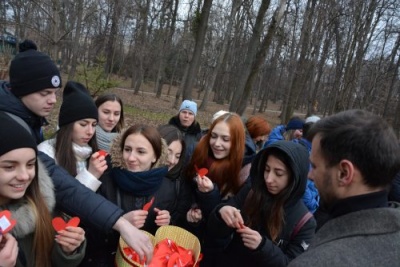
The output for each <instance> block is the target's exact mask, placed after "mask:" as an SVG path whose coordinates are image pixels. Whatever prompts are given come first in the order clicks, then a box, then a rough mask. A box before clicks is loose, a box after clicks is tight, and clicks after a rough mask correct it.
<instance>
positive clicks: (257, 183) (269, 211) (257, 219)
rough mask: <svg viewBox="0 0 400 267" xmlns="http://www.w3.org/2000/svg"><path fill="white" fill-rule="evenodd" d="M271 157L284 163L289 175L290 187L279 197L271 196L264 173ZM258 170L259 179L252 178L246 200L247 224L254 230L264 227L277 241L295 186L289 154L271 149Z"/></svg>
mask: <svg viewBox="0 0 400 267" xmlns="http://www.w3.org/2000/svg"><path fill="white" fill-rule="evenodd" d="M269 156H274V157H276V158H277V159H279V160H280V161H282V162H283V163H284V164H285V166H286V169H287V171H288V175H289V182H288V185H287V186H286V188H284V189H283V190H282V191H281V192H280V193H279V194H277V195H272V194H270V193H269V192H268V189H267V187H266V185H265V180H264V172H265V165H266V163H267V160H268V157H269ZM257 170H258V172H257V177H252V182H253V186H252V190H251V191H250V193H249V195H248V197H247V198H246V201H245V205H244V210H245V213H246V214H247V215H248V220H249V221H248V222H245V223H246V225H248V226H249V227H253V228H257V226H264V227H265V228H266V229H267V232H268V234H269V237H270V239H271V240H272V241H277V239H278V238H279V234H280V232H281V231H282V228H283V225H284V223H285V221H284V216H285V213H284V205H285V204H286V201H287V200H288V199H289V198H290V193H291V192H292V189H293V186H294V177H293V175H294V174H293V170H292V169H291V166H290V163H289V157H288V156H287V154H285V153H284V152H283V151H281V150H279V149H276V148H271V149H270V150H269V151H268V154H265V155H264V156H263V158H262V159H260V161H259V164H258V166H257Z"/></svg>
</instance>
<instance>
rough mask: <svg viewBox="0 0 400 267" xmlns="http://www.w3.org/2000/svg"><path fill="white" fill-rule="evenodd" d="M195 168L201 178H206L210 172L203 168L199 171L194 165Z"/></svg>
mask: <svg viewBox="0 0 400 267" xmlns="http://www.w3.org/2000/svg"><path fill="white" fill-rule="evenodd" d="M194 168H195V170H196V172H197V174H198V175H199V176H200V177H201V178H203V177H204V176H206V175H207V173H208V170H207V169H206V168H201V169H199V168H197V166H196V165H194Z"/></svg>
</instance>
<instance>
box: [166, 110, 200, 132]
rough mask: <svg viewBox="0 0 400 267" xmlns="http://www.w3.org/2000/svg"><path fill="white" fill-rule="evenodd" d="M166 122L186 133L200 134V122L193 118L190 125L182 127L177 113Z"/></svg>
mask: <svg viewBox="0 0 400 267" xmlns="http://www.w3.org/2000/svg"><path fill="white" fill-rule="evenodd" d="M168 124H170V125H174V126H175V127H176V128H178V129H179V130H180V131H181V132H183V133H186V134H191V135H200V134H201V127H200V124H199V123H198V122H197V121H196V120H194V122H193V123H192V125H190V126H189V127H187V128H186V127H183V126H182V124H181V122H180V120H179V115H176V116H174V117H172V118H171V119H170V120H169V122H168Z"/></svg>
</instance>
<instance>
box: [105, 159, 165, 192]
mask: <svg viewBox="0 0 400 267" xmlns="http://www.w3.org/2000/svg"><path fill="white" fill-rule="evenodd" d="M167 172H168V167H166V166H165V167H161V168H155V169H151V170H148V171H143V172H131V171H128V170H125V169H121V168H113V169H112V170H111V177H112V178H113V179H114V181H115V182H116V183H117V185H118V187H119V188H120V189H122V190H123V191H126V192H129V193H132V194H133V195H135V196H138V197H144V196H149V195H152V194H154V193H155V192H156V191H157V190H158V189H159V188H160V186H161V184H162V180H163V178H164V177H165V176H166V174H167Z"/></svg>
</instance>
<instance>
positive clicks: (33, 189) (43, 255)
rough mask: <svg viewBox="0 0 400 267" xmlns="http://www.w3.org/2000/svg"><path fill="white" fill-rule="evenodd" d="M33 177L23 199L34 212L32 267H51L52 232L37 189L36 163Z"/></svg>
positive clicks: (49, 217)
mask: <svg viewBox="0 0 400 267" xmlns="http://www.w3.org/2000/svg"><path fill="white" fill-rule="evenodd" d="M35 171H36V172H35V177H34V179H33V180H32V182H31V184H30V185H29V187H28V188H27V190H26V193H25V195H24V197H23V199H25V200H26V201H27V202H28V205H29V206H30V207H31V208H32V211H33V212H34V215H35V218H36V221H35V231H34V235H33V244H32V253H33V255H35V263H34V264H33V265H32V266H43V267H51V251H52V248H53V245H54V230H53V228H52V226H51V219H52V218H51V215H50V211H49V209H48V207H47V205H46V203H45V201H44V198H43V195H42V193H41V192H40V189H39V177H38V163H37V162H36V166H35Z"/></svg>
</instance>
